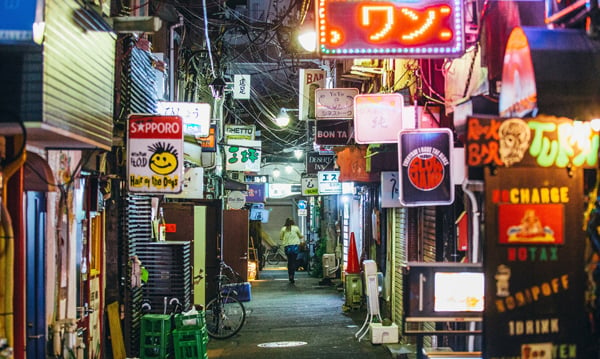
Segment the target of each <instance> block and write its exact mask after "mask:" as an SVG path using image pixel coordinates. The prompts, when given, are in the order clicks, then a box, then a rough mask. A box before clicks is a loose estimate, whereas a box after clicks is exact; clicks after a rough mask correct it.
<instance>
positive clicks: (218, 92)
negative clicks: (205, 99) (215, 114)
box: [208, 77, 227, 99]
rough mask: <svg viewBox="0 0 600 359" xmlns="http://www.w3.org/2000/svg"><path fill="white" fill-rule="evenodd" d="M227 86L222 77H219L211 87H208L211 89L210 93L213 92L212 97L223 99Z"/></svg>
mask: <svg viewBox="0 0 600 359" xmlns="http://www.w3.org/2000/svg"><path fill="white" fill-rule="evenodd" d="M226 86H227V84H226V83H225V80H223V79H222V78H220V77H217V78H216V79H214V80H213V82H211V83H210V85H208V87H210V91H211V92H212V96H213V98H215V99H221V98H223V94H225V87H226Z"/></svg>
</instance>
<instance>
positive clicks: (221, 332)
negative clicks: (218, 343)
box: [205, 296, 246, 339]
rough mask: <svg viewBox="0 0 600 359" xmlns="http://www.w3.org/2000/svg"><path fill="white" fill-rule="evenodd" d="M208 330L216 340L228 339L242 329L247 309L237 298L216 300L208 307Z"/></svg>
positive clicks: (206, 315) (206, 318)
mask: <svg viewBox="0 0 600 359" xmlns="http://www.w3.org/2000/svg"><path fill="white" fill-rule="evenodd" d="M205 320H206V330H207V332H208V335H209V336H210V337H212V338H215V339H226V338H229V337H232V336H234V335H235V334H236V333H237V332H239V331H240V329H242V326H244V322H245V321H246V308H244V305H243V304H242V302H240V301H239V300H238V299H237V298H235V297H227V296H225V297H222V298H220V299H219V298H214V299H213V300H211V301H210V302H208V304H207V305H206V311H205Z"/></svg>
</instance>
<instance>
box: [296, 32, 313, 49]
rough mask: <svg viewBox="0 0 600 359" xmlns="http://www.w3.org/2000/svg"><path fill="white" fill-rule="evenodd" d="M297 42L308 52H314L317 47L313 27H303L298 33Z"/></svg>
mask: <svg viewBox="0 0 600 359" xmlns="http://www.w3.org/2000/svg"><path fill="white" fill-rule="evenodd" d="M298 43H300V46H302V48H303V49H304V50H306V51H308V52H315V50H316V49H317V31H316V30H315V29H305V30H304V31H303V32H301V33H300V34H298Z"/></svg>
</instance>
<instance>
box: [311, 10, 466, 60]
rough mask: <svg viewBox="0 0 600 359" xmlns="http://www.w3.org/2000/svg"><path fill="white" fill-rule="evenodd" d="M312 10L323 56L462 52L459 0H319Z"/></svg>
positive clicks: (445, 54)
mask: <svg viewBox="0 0 600 359" xmlns="http://www.w3.org/2000/svg"><path fill="white" fill-rule="evenodd" d="M316 11H317V18H318V29H317V30H318V34H319V36H318V41H319V46H318V49H319V53H320V55H321V56H324V57H344V56H346V57H356V56H360V55H367V56H369V55H370V56H376V55H384V56H404V57H422V58H425V57H452V56H454V57H457V56H460V55H462V53H463V52H464V31H463V11H462V2H461V1H460V0H435V1H423V0H421V1H416V2H415V1H413V2H407V1H406V2H402V1H354V0H319V1H318V3H317V9H316Z"/></svg>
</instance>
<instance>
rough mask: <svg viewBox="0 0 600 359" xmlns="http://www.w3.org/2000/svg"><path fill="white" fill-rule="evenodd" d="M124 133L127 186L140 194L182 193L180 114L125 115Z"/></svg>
mask: <svg viewBox="0 0 600 359" xmlns="http://www.w3.org/2000/svg"><path fill="white" fill-rule="evenodd" d="M127 134H128V136H127V189H128V190H129V191H130V192H143V193H179V192H181V182H182V180H183V169H184V168H183V120H182V118H181V116H155V115H138V114H133V115H130V116H129V118H128V124H127Z"/></svg>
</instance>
